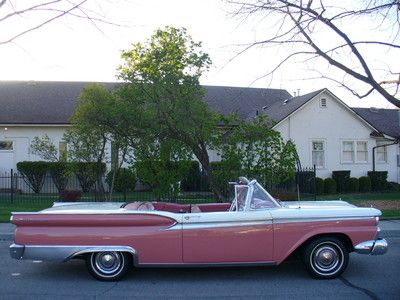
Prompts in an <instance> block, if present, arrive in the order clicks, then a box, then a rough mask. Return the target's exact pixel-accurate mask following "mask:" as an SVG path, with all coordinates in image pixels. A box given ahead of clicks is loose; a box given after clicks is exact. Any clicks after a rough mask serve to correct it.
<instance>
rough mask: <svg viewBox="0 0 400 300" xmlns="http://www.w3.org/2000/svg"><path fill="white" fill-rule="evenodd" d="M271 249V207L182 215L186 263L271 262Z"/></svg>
mask: <svg viewBox="0 0 400 300" xmlns="http://www.w3.org/2000/svg"><path fill="white" fill-rule="evenodd" d="M272 251H273V228H272V217H271V214H270V213H269V211H268V210H262V211H227V212H208V213H187V214H184V215H183V262H184V263H205V264H207V263H246V262H249V263H251V262H271V261H272V259H273V257H272Z"/></svg>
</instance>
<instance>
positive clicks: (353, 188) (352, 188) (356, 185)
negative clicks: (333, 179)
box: [349, 177, 360, 193]
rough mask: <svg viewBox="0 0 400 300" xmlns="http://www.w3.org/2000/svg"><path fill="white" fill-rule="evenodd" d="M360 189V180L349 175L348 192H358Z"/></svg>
mask: <svg viewBox="0 0 400 300" xmlns="http://www.w3.org/2000/svg"><path fill="white" fill-rule="evenodd" d="M359 190H360V182H359V180H358V178H355V177H351V178H350V179H349V192H351V193H358V192H359Z"/></svg>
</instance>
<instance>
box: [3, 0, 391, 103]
mask: <svg viewBox="0 0 400 300" xmlns="http://www.w3.org/2000/svg"><path fill="white" fill-rule="evenodd" d="M23 2H24V1H14V4H15V5H19V6H17V7H16V8H19V7H23ZM25 2H27V0H25ZM29 2H30V1H29ZM21 3H22V4H21ZM30 3H32V2H30ZM25 4H26V3H25ZM85 5H86V4H85ZM85 9H86V10H87V11H88V12H91V11H93V12H95V13H99V14H100V15H101V16H102V18H104V19H105V20H107V21H108V22H111V23H114V24H105V23H97V26H95V25H94V24H92V23H91V22H89V21H88V20H86V19H82V18H75V17H72V16H66V17H63V18H60V19H57V20H56V21H54V22H52V23H49V24H48V25H46V26H44V27H42V28H39V29H37V30H35V31H32V32H30V33H28V34H26V35H24V36H21V37H20V38H18V39H16V40H15V41H13V42H12V43H6V44H0V80H35V81H41V80H46V81H47V80H48V81H52V80H54V81H88V82H97V81H105V82H108V81H115V80H116V73H117V72H116V69H117V67H118V65H119V64H120V63H121V59H120V53H121V50H122V49H129V48H130V46H131V45H132V44H133V43H137V42H144V41H145V40H146V39H147V38H149V37H150V36H151V34H152V33H153V32H154V30H156V29H158V28H162V27H164V26H167V25H168V26H175V27H185V28H187V30H188V32H189V34H190V35H191V36H192V37H193V39H194V40H195V41H201V42H202V43H203V49H204V51H205V52H208V53H209V55H210V57H211V59H212V61H213V64H212V67H211V69H210V71H209V72H208V73H207V74H204V75H203V77H202V78H201V83H202V84H204V85H222V86H241V87H263V88H280V89H286V90H287V91H288V92H289V93H291V94H294V93H295V92H296V93H298V92H299V93H300V94H305V93H308V92H311V91H314V90H317V89H320V88H329V89H330V90H331V91H332V92H333V93H334V94H336V95H337V96H338V97H339V98H340V99H342V100H343V101H344V102H345V103H347V104H348V105H350V106H357V107H368V106H375V107H383V108H390V107H391V105H390V104H389V103H388V102H386V101H384V100H383V99H382V98H381V97H380V96H379V95H377V94H372V95H371V96H370V97H369V98H368V99H363V100H360V99H357V98H356V97H354V96H352V95H351V94H350V93H349V92H347V91H345V90H344V89H343V88H340V87H338V85H337V84H336V83H333V82H331V81H326V80H322V79H316V80H310V79H307V78H310V77H315V73H312V72H311V71H310V70H311V69H314V68H316V67H317V68H318V69H320V70H322V71H324V72H328V73H331V74H334V73H335V70H333V69H332V68H329V67H327V66H325V65H322V64H321V65H318V66H316V65H315V64H314V65H312V66H310V65H309V64H304V63H296V62H291V63H289V64H287V65H285V66H284V67H282V68H281V69H279V70H278V71H277V72H275V73H274V76H273V77H271V76H268V77H265V78H264V77H263V75H265V74H267V73H268V71H269V70H271V68H273V67H274V66H275V64H276V62H277V61H278V60H279V59H280V58H282V57H283V56H284V55H285V54H286V53H288V52H287V51H289V50H288V49H284V48H282V46H281V47H275V48H268V49H266V48H265V47H258V48H254V49H251V50H249V51H246V52H244V53H242V54H240V55H238V56H237V53H238V52H239V51H241V50H242V49H243V47H244V46H243V45H244V44H247V43H251V42H254V41H257V40H259V39H261V38H263V37H264V35H266V33H268V32H271V30H274V28H273V26H272V27H271V26H270V27H268V26H266V25H264V24H265V23H264V22H266V21H265V19H263V18H255V19H254V20H243V19H242V18H239V17H237V16H236V17H235V16H234V15H233V14H232V11H233V7H232V6H229V5H228V4H227V3H226V2H224V1H220V0H202V1H198V0H168V1H163V0H147V1H137V0H132V1H128V0H125V1H124V0H103V1H99V0H98V1H96V0H89V1H88V4H87V5H86V6H85ZM0 13H1V8H0ZM3 15H4V12H3ZM47 16H48V15H47V14H46V12H35V14H30V15H24V16H19V17H16V18H12V19H11V18H10V19H9V20H7V21H2V22H0V41H2V40H5V39H7V38H9V37H10V36H12V35H13V34H15V33H18V32H22V31H23V30H24V28H27V27H26V26H29V25H30V24H34V23H35V22H38V21H40V20H42V19H43V18H46V17H47ZM0 19H1V14H0ZM382 30H383V32H382V31H380V32H377V31H376V29H373V28H372V29H371V28H368V24H360V25H359V26H356V25H354V24H351V33H352V34H354V35H360V36H363V35H365V36H371V34H377V35H380V36H382V35H385V34H387V32H386V31H385V30H386V29H382ZM388 32H389V31H388ZM320 39H321V40H324V39H325V42H326V43H329V37H328V36H325V35H324V33H323V32H322V33H321V37H320ZM364 53H365V55H366V56H367V57H369V58H370V59H371V60H372V61H374V62H375V63H376V65H377V66H383V67H384V66H385V63H386V62H385V61H383V62H382V61H381V60H380V59H381V58H382V53H380V52H379V51H378V50H377V49H374V48H373V47H371V48H368V49H365V52H364ZM391 55H392V54H391V53H384V56H386V57H388V56H391ZM382 60H383V59H382ZM393 61H395V62H396V64H397V59H396V58H394V60H393ZM260 77H263V78H261V79H258V78H260ZM257 79H258V80H257Z"/></svg>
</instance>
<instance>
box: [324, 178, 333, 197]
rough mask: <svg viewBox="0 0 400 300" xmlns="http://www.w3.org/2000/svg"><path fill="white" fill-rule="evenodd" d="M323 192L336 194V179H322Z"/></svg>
mask: <svg viewBox="0 0 400 300" xmlns="http://www.w3.org/2000/svg"><path fill="white" fill-rule="evenodd" d="M324 190H325V194H336V181H335V180H334V179H332V178H326V179H325V180H324Z"/></svg>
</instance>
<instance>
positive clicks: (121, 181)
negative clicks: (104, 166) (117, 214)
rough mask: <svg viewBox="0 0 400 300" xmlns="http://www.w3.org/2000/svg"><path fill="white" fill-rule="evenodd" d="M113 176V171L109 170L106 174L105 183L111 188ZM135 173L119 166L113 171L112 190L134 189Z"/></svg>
mask: <svg viewBox="0 0 400 300" xmlns="http://www.w3.org/2000/svg"><path fill="white" fill-rule="evenodd" d="M112 178H113V171H112V170H111V171H110V172H108V174H107V178H106V180H107V184H108V186H109V187H110V188H111V184H112ZM136 181H137V178H136V175H135V172H134V171H133V170H131V169H126V168H120V169H118V170H117V171H116V173H115V179H114V191H116V192H124V191H134V190H135V187H136Z"/></svg>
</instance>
